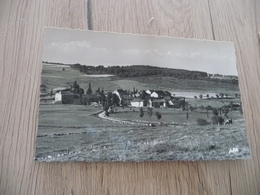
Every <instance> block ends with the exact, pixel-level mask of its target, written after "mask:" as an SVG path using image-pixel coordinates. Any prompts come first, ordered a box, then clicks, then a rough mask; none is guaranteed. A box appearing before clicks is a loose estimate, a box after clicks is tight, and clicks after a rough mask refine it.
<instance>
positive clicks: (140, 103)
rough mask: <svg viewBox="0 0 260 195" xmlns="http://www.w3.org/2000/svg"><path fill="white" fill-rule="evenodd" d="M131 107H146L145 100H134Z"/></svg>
mask: <svg viewBox="0 0 260 195" xmlns="http://www.w3.org/2000/svg"><path fill="white" fill-rule="evenodd" d="M131 106H133V107H138V108H140V107H144V100H142V99H140V98H136V99H133V100H132V101H131Z"/></svg>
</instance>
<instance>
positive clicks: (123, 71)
mask: <svg viewBox="0 0 260 195" xmlns="http://www.w3.org/2000/svg"><path fill="white" fill-rule="evenodd" d="M70 66H71V68H73V69H76V70H79V71H80V72H83V73H85V74H89V75H91V74H113V75H116V76H118V77H121V78H133V77H146V76H161V77H174V78H178V79H193V80H211V81H212V80H216V81H218V82H223V83H232V84H238V80H237V79H221V80H220V79H214V78H209V77H208V74H207V73H206V72H201V71H190V70H183V69H172V68H162V67H154V66H149V65H131V66H108V67H104V66H102V65H99V66H86V65H81V64H73V65H70Z"/></svg>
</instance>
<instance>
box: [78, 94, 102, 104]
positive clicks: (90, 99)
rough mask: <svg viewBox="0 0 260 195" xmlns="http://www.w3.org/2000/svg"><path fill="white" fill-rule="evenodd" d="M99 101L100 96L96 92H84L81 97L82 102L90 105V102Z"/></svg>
mask: <svg viewBox="0 0 260 195" xmlns="http://www.w3.org/2000/svg"><path fill="white" fill-rule="evenodd" d="M94 102H95V103H100V98H99V96H98V95H97V94H85V95H84V96H83V97H82V104H84V105H91V104H92V103H94Z"/></svg>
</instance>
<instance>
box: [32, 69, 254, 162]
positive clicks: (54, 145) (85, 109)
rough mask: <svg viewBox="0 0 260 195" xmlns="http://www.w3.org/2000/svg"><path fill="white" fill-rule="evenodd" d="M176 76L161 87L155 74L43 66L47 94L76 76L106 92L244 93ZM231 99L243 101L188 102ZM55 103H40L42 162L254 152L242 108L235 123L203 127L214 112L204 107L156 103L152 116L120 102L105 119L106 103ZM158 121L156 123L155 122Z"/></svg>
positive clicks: (230, 156)
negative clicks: (102, 74) (85, 72)
mask: <svg viewBox="0 0 260 195" xmlns="http://www.w3.org/2000/svg"><path fill="white" fill-rule="evenodd" d="M63 68H65V71H63V70H62V69H63ZM156 79H157V78H156ZM156 79H155V80H156ZM171 79H172V78H162V80H163V81H162V82H161V83H159V84H160V85H161V87H160V85H159V84H158V83H157V82H156V84H154V83H153V82H149V79H143V80H142V79H141V78H131V80H130V79H120V78H117V77H116V76H111V75H109V76H107V77H97V76H95V77H91V76H83V74H81V72H79V71H77V70H74V69H71V68H70V67H67V66H63V67H61V66H59V65H43V72H42V85H44V86H45V87H44V90H45V92H46V93H49V92H50V91H51V90H52V89H55V88H57V87H68V86H69V84H72V83H73V82H74V81H75V80H77V81H78V83H79V85H80V87H82V88H84V90H85V89H87V88H88V85H89V83H90V82H91V84H92V89H93V90H94V91H95V90H96V89H97V88H98V87H100V88H103V89H104V91H105V92H106V91H113V90H115V89H119V88H123V89H128V90H132V89H133V87H135V88H137V89H157V88H160V89H161V88H163V89H167V90H169V91H172V92H175V91H176V92H178V93H182V92H183V94H185V93H186V92H187V91H188V92H190V93H191V94H192V93H195V94H207V93H213V94H214V93H221V92H222V93H228V94H229V96H230V97H234V94H236V93H238V87H237V86H235V85H231V84H230V85H227V86H226V88H225V90H223V89H222V91H221V88H220V87H216V88H214V85H215V86H216V83H214V82H207V87H206V88H207V89H206V90H202V89H203V88H202V86H203V85H201V83H202V84H203V83H204V81H197V88H193V91H191V89H189V88H188V87H185V86H186V83H187V82H190V81H187V82H184V83H183V86H181V83H182V82H180V81H179V85H178V87H177V86H175V87H173V88H171V87H170V86H171V83H172V82H173V81H174V80H171ZM141 80H142V81H144V80H145V81H144V82H141ZM155 80H154V81H155ZM176 82H177V81H176ZM176 82H175V83H176ZM194 82H196V81H194ZM204 84H205V83H204ZM217 86H219V85H217ZM222 87H223V86H222ZM231 101H232V103H238V102H239V99H238V98H232V99H199V98H197V99H194V98H189V97H187V102H189V104H190V105H192V106H193V107H200V106H201V105H202V106H204V107H206V106H208V105H210V106H212V107H220V106H223V105H229V104H230V102H231ZM52 102H53V100H51V99H48V100H47V101H44V102H43V101H41V105H40V112H39V126H38V134H37V141H36V160H38V161H146V160H151V161H162V160H202V159H204V160H214V159H219V160H222V159H241V158H248V157H249V156H250V150H249V147H248V143H247V138H246V131H245V125H244V119H243V117H242V115H241V114H240V112H239V111H232V112H230V113H229V116H230V117H232V119H233V124H231V125H207V126H198V125H197V122H196V120H197V119H198V118H203V119H206V120H208V121H210V118H211V117H212V116H213V115H212V113H211V112H208V113H207V111H206V110H201V109H199V110H196V111H189V112H187V111H182V110H181V109H173V108H154V110H153V115H152V116H151V117H150V116H148V114H147V113H146V109H144V113H145V114H144V116H143V117H142V118H140V116H139V109H138V108H130V107H125V108H122V107H117V108H116V110H115V112H114V113H111V114H110V115H109V117H104V118H102V117H99V116H100V115H101V114H102V108H101V107H95V106H85V105H63V104H61V105H58V104H52ZM155 112H160V113H161V115H162V118H161V119H160V120H158V119H157V118H156V116H155V114H154V113H155ZM187 113H188V115H189V117H188V118H187ZM153 123H154V124H156V125H155V126H151V125H150V124H153Z"/></svg>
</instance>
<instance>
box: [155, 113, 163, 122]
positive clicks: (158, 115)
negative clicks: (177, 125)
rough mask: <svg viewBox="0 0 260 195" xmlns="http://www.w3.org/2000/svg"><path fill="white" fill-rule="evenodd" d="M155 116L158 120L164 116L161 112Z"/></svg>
mask: <svg viewBox="0 0 260 195" xmlns="http://www.w3.org/2000/svg"><path fill="white" fill-rule="evenodd" d="M155 115H156V117H157V119H158V120H160V119H161V118H162V115H161V113H160V112H156V113H155Z"/></svg>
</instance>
